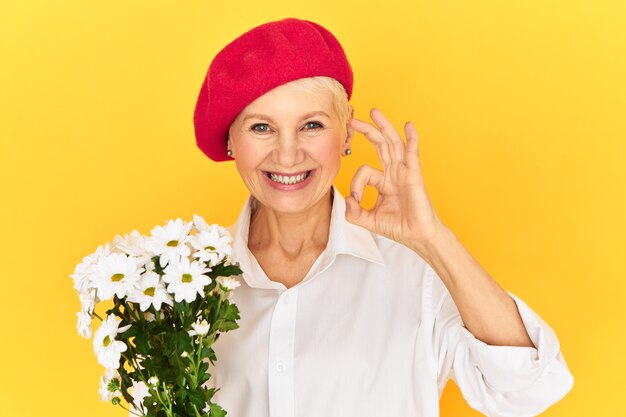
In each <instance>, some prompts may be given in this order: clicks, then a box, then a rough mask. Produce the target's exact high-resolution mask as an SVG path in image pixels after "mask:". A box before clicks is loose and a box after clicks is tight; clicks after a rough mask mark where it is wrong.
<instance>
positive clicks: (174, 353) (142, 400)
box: [70, 215, 241, 417]
mask: <svg viewBox="0 0 626 417" xmlns="http://www.w3.org/2000/svg"><path fill="white" fill-rule="evenodd" d="M231 242H232V238H231V237H230V234H229V233H228V230H226V229H225V228H223V227H221V226H218V225H215V224H213V225H208V224H207V223H206V222H205V221H204V219H203V218H202V217H200V216H197V215H194V217H193V221H192V222H183V221H182V220H181V219H180V218H178V219H176V220H169V221H168V222H167V224H165V225H164V226H156V227H155V228H154V229H152V231H151V236H143V235H141V234H140V233H139V232H138V231H136V230H133V231H132V232H131V233H130V234H127V235H125V236H124V237H122V236H120V235H117V236H116V237H115V238H114V239H113V242H112V243H109V242H107V243H105V244H104V245H101V246H99V247H98V248H97V249H96V251H95V253H93V254H90V255H88V256H86V257H85V258H83V260H82V262H81V263H79V264H78V265H77V266H76V269H75V270H74V273H73V274H71V275H70V276H71V278H72V279H73V280H74V288H75V289H76V291H77V292H78V296H79V298H80V302H81V306H82V308H81V311H80V312H79V313H77V316H78V323H77V329H78V334H79V335H80V336H82V337H84V338H90V337H91V321H92V319H93V318H97V319H99V320H100V321H101V323H100V327H99V328H98V329H97V330H96V331H95V334H94V338H93V347H94V350H95V353H96V356H97V358H98V362H99V363H100V364H101V365H102V366H104V368H105V371H104V376H103V377H102V379H101V380H100V390H99V391H100V396H101V398H102V399H103V400H105V401H110V402H111V403H113V404H115V405H119V406H120V407H122V408H124V409H126V410H128V411H129V412H130V413H132V414H135V415H138V416H145V417H162V416H163V417H174V416H177V417H187V416H189V417H217V416H225V415H226V411H224V410H223V409H222V408H221V407H220V406H219V405H217V404H214V403H213V402H212V401H211V399H212V397H213V395H214V394H215V392H216V391H217V388H211V387H210V386H209V384H208V381H209V378H210V377H211V375H210V374H209V372H208V369H209V363H211V364H213V363H214V362H215V361H216V360H217V358H216V357H215V352H214V351H213V349H212V348H211V345H212V344H213V343H214V342H215V340H216V339H217V338H218V337H219V335H220V332H226V331H229V330H233V329H236V328H237V327H238V325H237V320H238V319H239V309H238V308H237V306H236V305H235V304H234V303H233V302H232V301H231V295H232V291H233V290H234V289H235V288H237V287H238V286H239V281H238V280H237V279H235V278H232V276H233V275H240V274H241V270H240V269H239V267H238V264H237V263H236V262H235V261H234V260H233V259H232V257H231ZM98 303H102V304H104V305H107V308H108V310H107V311H106V314H105V315H104V316H100V315H98V314H97V313H96V311H95V308H96V305H98ZM124 404H127V406H125V405H124Z"/></svg>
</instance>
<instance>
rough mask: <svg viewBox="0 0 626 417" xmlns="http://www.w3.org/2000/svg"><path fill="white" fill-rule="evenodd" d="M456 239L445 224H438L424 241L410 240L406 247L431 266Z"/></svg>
mask: <svg viewBox="0 0 626 417" xmlns="http://www.w3.org/2000/svg"><path fill="white" fill-rule="evenodd" d="M455 239H456V236H455V235H454V233H453V232H452V230H451V229H450V228H448V227H447V226H446V225H445V224H443V223H441V222H438V223H437V226H436V227H435V228H434V232H433V233H432V234H431V236H429V237H428V238H426V239H412V240H410V241H409V244H408V245H406V246H407V247H409V248H410V249H411V250H413V252H415V253H417V254H418V255H419V256H421V257H422V258H423V259H424V260H425V261H426V262H428V263H429V264H430V265H431V266H432V265H433V261H434V260H435V259H437V258H438V257H439V255H440V254H441V253H442V251H444V250H445V248H446V247H449V246H450V243H451V242H453V241H454V240H455Z"/></svg>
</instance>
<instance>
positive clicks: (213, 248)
mask: <svg viewBox="0 0 626 417" xmlns="http://www.w3.org/2000/svg"><path fill="white" fill-rule="evenodd" d="M204 249H208V250H215V247H214V246H207V247H206V248H204Z"/></svg>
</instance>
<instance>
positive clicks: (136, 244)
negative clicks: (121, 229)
mask: <svg viewBox="0 0 626 417" xmlns="http://www.w3.org/2000/svg"><path fill="white" fill-rule="evenodd" d="M146 240H147V238H146V237H145V236H143V235H142V234H141V233H139V232H138V231H137V230H133V231H132V232H130V234H125V235H124V237H122V236H120V235H117V236H115V237H114V238H113V248H115V249H118V250H119V251H121V252H123V253H125V254H126V255H130V256H135V257H141V256H144V255H146V254H148V253H149V252H148V250H147V249H146Z"/></svg>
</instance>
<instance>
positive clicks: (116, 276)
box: [111, 272, 124, 282]
mask: <svg viewBox="0 0 626 417" xmlns="http://www.w3.org/2000/svg"><path fill="white" fill-rule="evenodd" d="M122 278H124V274H121V273H119V272H118V273H117V274H113V276H112V277H111V281H113V282H118V281H121V280H122Z"/></svg>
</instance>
